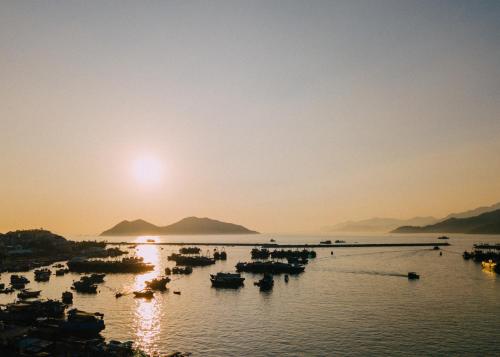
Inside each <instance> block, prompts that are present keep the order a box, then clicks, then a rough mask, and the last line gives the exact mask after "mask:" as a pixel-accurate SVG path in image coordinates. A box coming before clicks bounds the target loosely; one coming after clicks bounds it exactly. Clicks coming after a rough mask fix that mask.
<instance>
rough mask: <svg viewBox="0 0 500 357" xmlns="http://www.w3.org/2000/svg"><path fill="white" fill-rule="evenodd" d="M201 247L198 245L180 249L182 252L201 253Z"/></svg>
mask: <svg viewBox="0 0 500 357" xmlns="http://www.w3.org/2000/svg"><path fill="white" fill-rule="evenodd" d="M200 250H201V249H200V248H198V247H182V248H181V249H179V253H181V254H200Z"/></svg>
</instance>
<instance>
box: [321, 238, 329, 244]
mask: <svg viewBox="0 0 500 357" xmlns="http://www.w3.org/2000/svg"><path fill="white" fill-rule="evenodd" d="M319 244H332V241H331V240H329V239H328V240H322V241H321V242H319Z"/></svg>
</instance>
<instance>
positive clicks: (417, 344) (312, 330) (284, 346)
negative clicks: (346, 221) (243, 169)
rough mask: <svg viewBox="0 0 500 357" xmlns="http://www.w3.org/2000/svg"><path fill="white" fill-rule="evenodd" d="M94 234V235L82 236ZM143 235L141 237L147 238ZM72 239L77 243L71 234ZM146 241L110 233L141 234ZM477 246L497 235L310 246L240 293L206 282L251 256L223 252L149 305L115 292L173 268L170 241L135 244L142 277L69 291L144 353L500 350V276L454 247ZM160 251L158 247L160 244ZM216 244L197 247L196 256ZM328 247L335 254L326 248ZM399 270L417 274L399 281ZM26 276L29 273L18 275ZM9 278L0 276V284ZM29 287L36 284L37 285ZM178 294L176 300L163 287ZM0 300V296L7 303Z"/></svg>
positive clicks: (67, 279) (65, 283) (56, 285)
mask: <svg viewBox="0 0 500 357" xmlns="http://www.w3.org/2000/svg"><path fill="white" fill-rule="evenodd" d="M273 237H274V238H275V239H276V240H277V242H278V243H299V242H302V243H314V244H316V243H318V241H319V239H321V237H311V236H309V237H306V236H302V237H300V236H273ZM85 238H86V239H89V238H97V237H85ZM147 238H150V237H147ZM215 238H217V239H220V240H221V241H227V242H229V241H230V242H249V241H252V242H253V241H266V240H268V239H269V238H270V237H268V236H262V237H259V236H255V235H252V236H221V237H217V236H211V237H210V238H207V237H200V236H163V237H154V239H156V240H157V241H160V242H162V241H164V242H168V241H191V242H194V241H198V242H202V241H205V242H207V241H209V240H212V241H213V240H214V239H215ZM79 239H83V237H80V238H79ZM145 239H146V237H138V238H136V237H113V238H111V239H110V240H117V241H122V240H128V241H130V242H136V241H145ZM333 239H345V240H346V241H347V242H348V243H353V242H359V243H362V242H367V243H369V242H391V243H394V242H415V241H419V242H420V241H421V242H436V239H435V237H434V236H422V235H420V236H407V235H405V236H393V235H391V236H379V237H364V236H347V237H344V238H342V237H334V238H333ZM476 242H496V243H500V236H471V235H462V236H461V235H453V236H452V239H451V240H450V243H451V244H452V245H451V246H449V247H444V248H443V250H442V251H443V256H439V252H438V251H434V250H432V249H430V248H428V247H423V248H422V247H407V248H401V247H388V248H320V249H316V251H317V252H318V257H317V258H316V259H311V260H310V263H309V264H308V265H307V266H306V271H305V273H303V274H301V275H299V276H291V277H290V281H289V283H285V282H284V280H283V276H279V275H278V276H275V287H274V289H273V290H272V291H270V292H260V291H259V289H258V288H257V287H256V286H253V282H254V281H256V280H258V279H260V277H261V276H259V275H253V274H248V273H245V274H243V276H244V277H245V278H246V280H245V286H244V287H243V288H240V289H238V290H231V289H229V290H228V289H215V288H212V287H211V285H210V281H209V274H210V273H216V272H219V271H233V270H234V265H235V264H236V263H237V262H238V261H249V260H250V249H251V247H226V248H225V250H226V252H227V253H228V260H227V261H225V262H217V263H216V264H215V265H212V266H209V267H203V268H195V269H194V272H193V273H192V275H189V276H179V275H173V276H172V277H173V281H172V282H170V283H169V284H168V285H169V290H168V291H167V292H164V293H156V294H155V298H154V299H152V300H151V301H147V300H142V299H134V298H133V297H132V295H126V296H123V297H121V298H119V299H116V298H115V297H114V294H115V292H116V291H126V292H127V291H128V292H131V291H132V290H137V289H140V288H142V287H143V283H144V281H146V280H148V279H150V278H152V277H154V276H156V275H158V274H162V273H163V270H164V268H165V267H166V266H172V264H171V263H172V262H168V261H167V256H168V255H169V254H171V253H172V252H177V251H178V248H179V247H178V246H155V245H147V246H138V247H137V251H136V254H137V255H138V256H142V257H144V259H145V260H146V261H149V262H152V263H153V264H155V271H154V272H151V273H147V274H141V275H133V274H116V275H112V274H108V275H107V276H106V279H105V280H106V281H105V283H104V284H103V286H100V288H99V290H100V293H99V294H97V295H85V294H75V300H74V305H75V306H77V307H78V308H81V309H84V310H88V311H99V312H102V313H104V315H105V321H106V329H105V330H104V331H103V335H104V336H106V337H108V338H112V339H122V340H128V339H131V340H134V341H136V343H137V344H138V346H140V347H142V348H144V349H145V351H146V352H153V351H159V352H163V353H167V352H172V351H175V350H181V351H188V352H193V353H195V355H196V356H271V355H277V356H281V355H287V356H332V355H356V356H366V355H371V356H386V355H391V356H409V355H412V356H423V355H426V356H429V355H435V356H440V355H445V354H448V355H484V356H494V355H498V354H499V353H500V337H499V335H498V333H497V332H498V330H497V328H498V322H497V316H498V315H499V314H500V289H498V286H499V285H498V284H499V280H498V277H497V276H496V275H494V274H493V273H491V272H487V271H483V270H482V269H481V267H480V265H478V264H475V263H473V262H472V261H464V260H463V258H462V256H461V253H462V252H463V251H464V250H465V249H470V248H471V246H472V244H473V243H476ZM162 248H163V249H162ZM213 248H214V247H202V252H203V253H205V251H206V250H210V251H211V250H212V249H213ZM331 251H333V252H334V255H333V256H332V255H331V253H330V252H331ZM408 271H417V272H418V273H419V274H420V275H421V279H420V280H418V281H409V280H408V279H407V277H406V273H407V272H408ZM27 275H28V277H29V278H32V277H31V275H32V274H31V273H29V274H27ZM78 277H79V276H78V275H77V274H68V275H66V276H64V277H55V276H53V277H52V279H51V280H50V282H49V283H32V289H38V288H40V289H42V290H43V292H42V295H43V296H44V297H48V298H60V295H61V292H62V291H64V290H67V289H68V288H69V286H70V285H71V283H72V281H73V280H77V279H78ZM7 280H8V274H2V281H7ZM37 287H38V288H37ZM176 290H179V291H181V295H175V294H173V291H176ZM12 299H13V297H12V296H10V297H9V296H6V295H2V296H0V302H2V303H5V302H7V301H10V300H12Z"/></svg>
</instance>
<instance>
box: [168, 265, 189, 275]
mask: <svg viewBox="0 0 500 357" xmlns="http://www.w3.org/2000/svg"><path fill="white" fill-rule="evenodd" d="M192 272H193V268H191V267H189V266H187V267H184V268H183V267H173V268H172V274H184V275H189V274H191V273H192Z"/></svg>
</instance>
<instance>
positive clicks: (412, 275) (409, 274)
mask: <svg viewBox="0 0 500 357" xmlns="http://www.w3.org/2000/svg"><path fill="white" fill-rule="evenodd" d="M408 279H410V280H415V279H420V275H418V274H417V273H415V272H414V271H411V272H409V273H408Z"/></svg>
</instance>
